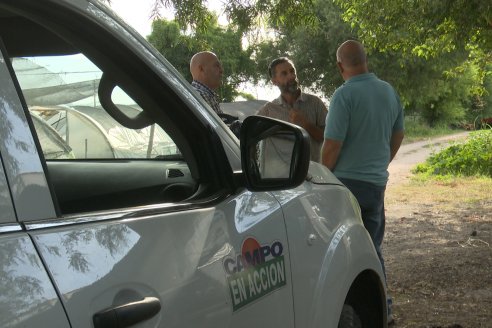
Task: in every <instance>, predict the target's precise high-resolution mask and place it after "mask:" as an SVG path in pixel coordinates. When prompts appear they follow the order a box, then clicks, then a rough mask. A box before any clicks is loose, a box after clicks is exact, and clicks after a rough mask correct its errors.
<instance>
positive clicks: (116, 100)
mask: <svg viewBox="0 0 492 328" xmlns="http://www.w3.org/2000/svg"><path fill="white" fill-rule="evenodd" d="M72 2H73V1H72ZM14 7H15V9H19V12H23V13H28V15H29V20H27V19H25V17H23V16H22V15H20V16H18V17H16V18H17V23H18V25H17V26H16V28H15V29H13V28H12V29H11V31H10V33H14V36H15V33H20V34H22V33H23V32H22V29H23V25H22V21H23V19H24V20H25V24H26V26H27V27H29V28H30V30H32V27H33V24H34V26H35V27H36V28H37V30H38V31H42V32H46V35H43V33H41V32H40V34H39V35H36V37H37V38H39V39H40V40H41V41H42V40H43V39H42V38H43V37H46V39H49V40H50V41H52V42H53V40H55V42H54V43H55V44H50V43H49V42H46V43H43V42H38V43H36V47H38V48H37V49H36V53H40V52H41V53H43V56H42V57H41V56H36V55H34V56H33V54H30V53H29V44H30V42H31V41H32V40H30V39H29V33H25V35H23V37H24V38H25V39H24V41H25V42H26V44H25V45H24V47H19V44H18V40H19V39H20V34H19V38H15V40H13V38H12V39H11V43H8V44H7V45H6V47H7V51H9V46H11V49H12V52H13V53H14V52H18V53H17V54H16V56H11V60H12V61H13V62H14V65H13V67H14V68H13V71H15V78H17V79H18V80H19V82H20V83H19V85H20V88H19V89H18V92H19V95H20V97H21V99H22V103H23V104H24V111H25V113H26V117H27V118H28V121H30V126H31V129H32V132H33V134H34V135H35V137H36V139H37V142H38V145H39V148H38V152H39V156H40V158H41V164H42V167H43V168H44V171H45V175H44V176H42V178H43V179H46V182H47V185H48V186H49V188H43V189H37V190H36V195H37V196H38V198H39V199H49V201H48V202H47V203H50V204H52V206H53V208H54V214H51V213H46V212H39V213H38V214H37V215H36V213H34V214H33V215H30V216H29V217H22V216H19V221H21V222H22V224H23V226H24V227H25V229H26V231H27V232H28V234H29V236H30V237H31V238H32V241H33V242H34V244H35V246H36V249H37V250H38V252H39V254H40V255H41V258H42V260H43V263H44V265H45V266H46V268H47V269H48V271H49V274H50V276H51V278H52V280H53V282H54V284H55V286H56V288H57V290H58V292H59V295H60V298H61V300H62V302H63V306H64V308H65V310H66V313H67V315H68V318H69V320H70V324H71V326H72V327H89V326H91V325H93V326H94V327H106V326H110V325H112V324H115V325H116V323H117V322H118V324H119V326H128V325H136V326H138V327H249V326H281V327H293V325H294V323H293V322H294V314H293V311H292V309H293V305H292V282H291V276H290V273H289V268H290V262H289V255H288V254H289V249H288V243H287V237H286V231H285V224H284V221H283V215H282V210H281V207H280V205H279V203H278V201H277V200H276V199H275V198H274V197H273V196H272V195H271V194H269V193H266V192H260V193H252V192H249V191H246V190H245V189H244V188H239V189H237V188H233V186H232V185H233V173H232V171H233V170H232V168H231V162H230V159H233V158H235V161H236V162H239V158H237V153H238V151H237V143H235V142H234V141H233V140H232V139H231V140H225V139H224V138H232V136H231V134H230V133H229V132H227V131H226V130H225V129H226V127H225V126H224V125H223V124H222V123H221V122H220V120H219V119H218V118H217V117H215V116H214V114H213V113H211V112H210V111H209V110H207V109H205V108H203V107H202V105H201V102H199V101H197V100H196V99H194V96H193V95H192V93H190V92H189V91H188V88H187V87H186V86H185V85H184V83H185V82H184V80H182V78H181V77H179V76H177V75H176V73H175V72H174V71H173V70H172V69H171V68H169V67H168V66H166V64H164V63H163V62H162V59H160V58H158V57H156V56H154V55H153V54H152V53H149V52H148V50H146V49H145V48H144V47H143V46H142V45H140V44H139V43H140V41H141V40H139V39H138V38H137V37H136V36H135V34H132V33H131V32H128V31H126V30H125V29H124V28H123V27H122V26H121V25H120V23H118V22H117V21H115V20H113V18H112V16H111V14H110V13H109V12H107V11H104V10H101V8H100V7H99V5H97V4H95V3H94V4H93V3H90V2H85V1H78V2H77V6H75V5H71V2H66V3H65V2H64V1H45V0H43V1H39V3H38V2H32V1H24V0H21V1H16V2H15V3H14V2H12V3H11V4H10V7H9V10H10V9H12V8H14ZM0 10H1V5H0ZM13 12H16V10H13V11H12V13H13ZM12 13H10V12H9V14H10V15H12ZM26 15H27V14H26ZM7 16H8V15H7ZM45 22H49V24H47V25H46V26H44V25H43V24H44V23H45ZM95 22H96V23H95ZM27 27H26V28H27ZM53 31H54V32H56V33H55V34H53ZM74 31H76V33H75V32H74ZM113 33H114V35H113ZM55 35H56V37H55ZM59 36H61V39H58V37H59ZM40 44H41V46H40ZM51 46H53V47H51ZM16 47H17V48H16ZM39 47H41V49H40V48H39ZM20 48H22V49H20ZM67 49H69V51H66V50H67ZM14 50H15V51H14ZM21 50H22V51H21ZM115 51H117V53H118V56H116V57H115V56H114V53H115ZM22 52H23V53H22ZM46 54H49V56H46ZM142 54H143V55H142ZM142 56H146V57H145V58H142ZM13 57H16V58H13ZM68 57H70V58H68ZM89 58H90V59H89ZM50 59H51V62H49V61H50ZM16 60H21V61H23V60H28V61H30V63H31V64H32V63H34V64H35V65H32V66H31V68H33V67H34V70H31V74H30V76H26V74H29V70H24V69H19V67H22V68H26V65H23V64H22V65H21V64H19V66H18V67H16V65H18V64H16V62H15V61H16ZM73 60H75V61H76V63H74V62H73ZM77 61H78V62H77ZM87 61H88V62H90V63H92V66H91V68H90V70H92V71H91V74H93V75H92V77H91V78H87V80H85V82H88V84H87V85H89V86H93V88H85V89H83V90H86V91H87V90H88V91H87V92H88V94H89V96H88V97H86V98H81V99H73V98H70V97H71V95H73V94H74V88H76V87H77V88H78V87H80V85H81V83H82V82H84V81H68V76H69V75H70V74H71V73H74V72H75V73H76V75H77V76H82V75H83V74H82V70H83V67H84V65H85V64H84V63H87ZM64 63H68V64H66V65H67V66H65V67H64V66H63V65H64ZM151 63H157V64H151ZM50 65H51V66H50ZM153 65H155V66H153ZM39 67H41V68H42V69H41V71H42V72H44V73H46V72H47V71H48V73H49V74H51V75H50V76H54V75H57V77H56V78H53V79H51V80H50V81H51V82H50V83H48V84H47V83H46V82H43V81H46V79H44V77H46V74H35V73H36V72H38V73H39V72H40V70H39ZM60 67H61V68H60ZM43 69H44V70H43ZM57 69H60V70H59V71H58V72H57ZM26 72H27V73H26ZM54 72H55V73H54ZM23 74H24V76H22V75H23ZM40 76H41V77H43V79H39V77H40ZM60 77H63V78H60ZM58 78H60V80H61V81H62V83H60V84H59V85H56V84H53V83H52V82H53V80H58ZM29 79H30V80H29ZM36 79H37V80H36ZM151 82H152V83H151ZM77 83H78V84H77ZM67 85H71V87H70V88H67ZM82 85H83V83H82ZM32 86H35V89H36V90H35V91H36V92H34V91H33V87H32ZM56 87H59V88H58V89H56V90H57V92H55V93H54V94H55V95H56V96H57V97H58V96H60V95H61V97H59V98H58V100H56V101H55V100H50V101H51V102H49V103H48V104H47V103H46V101H47V100H46V99H47V97H37V96H39V92H41V91H43V89H44V91H45V92H47V93H49V94H52V93H50V92H52V91H53V90H54V89H55V88H56ZM72 87H73V88H72ZM80 90H82V89H77V90H76V91H77V92H75V93H76V94H78V95H80V94H82V91H80ZM91 90H92V92H91ZM86 91H84V92H86ZM69 96H70V97H69ZM121 97H122V98H121ZM67 98H70V101H66V99H67ZM123 98H124V99H125V100H124V101H129V103H130V107H132V108H134V109H135V108H136V109H137V113H136V114H135V115H130V114H128V112H129V111H130V109H129V108H127V107H126V106H128V103H125V102H124V101H122V100H121V99H123ZM84 100H89V101H88V102H85V103H84V104H83V105H80V104H79V103H77V102H78V101H84ZM120 100H121V101H120ZM54 107H56V108H54ZM60 108H61V109H60ZM104 109H106V110H107V111H108V112H104V113H109V115H107V114H104V113H103V112H102V111H103V110H104ZM63 110H64V111H65V112H66V113H65V114H63ZM54 112H56V114H53V113H54ZM95 112H97V114H98V115H96V114H94V113H95ZM60 113H61V114H60ZM99 114H101V115H99ZM56 115H59V116H56ZM70 115H72V116H70ZM71 117H79V118H81V117H83V118H84V119H80V120H79V121H76V120H75V119H73V118H71ZM115 117H116V119H115ZM63 122H65V123H66V124H65V125H63ZM74 122H78V123H74ZM83 122H89V123H91V124H92V125H87V124H85V123H84V124H83ZM108 122H110V123H108ZM60 124H61V125H63V128H60ZM105 124H110V125H111V124H112V125H111V126H110V128H105ZM88 126H89V127H88ZM67 127H68V128H67ZM67 129H69V130H70V132H67V131H68V130H67ZM97 129H99V130H98V131H99V132H102V135H103V136H102V137H98V138H96V137H93V135H92V133H93V132H94V131H95V130H97ZM93 130H94V131H93ZM156 130H157V131H158V132H156ZM221 130H222V131H221ZM217 131H219V132H217ZM156 133H162V135H163V136H166V138H164V137H163V138H164V139H165V140H166V142H167V144H166V145H167V146H169V145H170V144H171V145H174V146H175V148H173V147H171V148H169V147H167V148H165V147H160V146H159V147H157V146H155V145H156V139H155V138H154V137H155V136H156V135H157V134H156ZM67 135H70V137H67ZM137 135H138V136H139V137H137ZM140 137H142V138H143V140H144V141H143V143H140V141H139V140H140V139H141V138H140ZM74 138H75V139H74ZM77 138H78V139H77ZM164 139H163V140H164ZM101 140H103V141H101ZM77 142H80V143H79V144H78V145H76V144H77ZM104 142H107V143H108V144H109V145H110V146H108V147H106V148H107V149H110V150H111V152H110V155H108V153H107V152H106V151H102V150H101V151H99V150H100V149H99V148H101V147H102V145H103V144H104ZM163 142H164V141H163ZM224 144H228V145H234V144H235V145H236V146H235V147H236V149H234V146H231V148H228V147H223V145H224ZM142 145H145V150H147V151H142ZM95 148H97V150H98V151H97V152H96V151H94V152H91V151H92V150H94V149H95ZM54 149H55V151H54ZM76 149H78V150H77V151H76ZM154 149H161V150H160V151H158V152H157V153H155V154H154V152H153V150H154ZM164 149H167V150H164ZM169 149H173V150H172V153H171V154H169V153H167V151H168V150H169ZM32 152H33V153H34V152H35V150H32ZM89 154H92V155H89ZM15 155H16V154H14V156H15ZM111 156H113V157H111ZM14 160H18V161H22V160H23V159H22V158H20V157H15V158H14ZM175 179H176V180H175ZM19 188H21V189H22V188H25V186H20V185H19ZM13 196H14V203H15V204H16V205H17V203H19V204H21V202H20V200H18V199H17V198H18V196H17V194H14V195H13ZM16 210H18V209H17V208H16ZM34 212H35V211H34ZM31 214H32V213H31Z"/></svg>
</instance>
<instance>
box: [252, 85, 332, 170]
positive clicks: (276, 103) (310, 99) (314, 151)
mask: <svg viewBox="0 0 492 328" xmlns="http://www.w3.org/2000/svg"><path fill="white" fill-rule="evenodd" d="M292 109H294V110H300V111H301V112H302V113H303V114H304V116H305V117H306V119H307V120H308V121H309V122H310V123H311V124H313V125H315V126H316V127H318V128H321V129H324V127H325V120H326V114H327V113H328V111H327V109H326V105H325V104H324V103H323V101H322V100H321V99H320V98H318V97H317V96H314V95H310V94H307V93H302V92H301V95H300V96H299V97H298V98H297V100H296V102H295V103H294V105H293V106H290V105H289V104H287V103H286V102H285V101H284V99H283V98H282V96H281V95H280V96H279V97H278V98H277V99H274V100H272V101H271V102H268V103H266V104H265V105H264V106H263V107H262V108H260V110H259V111H258V113H257V115H261V116H267V117H271V118H276V119H279V120H282V121H286V122H289V111H290V110H292ZM310 139H311V160H312V161H315V162H320V153H321V144H322V142H318V141H316V140H313V138H310Z"/></svg>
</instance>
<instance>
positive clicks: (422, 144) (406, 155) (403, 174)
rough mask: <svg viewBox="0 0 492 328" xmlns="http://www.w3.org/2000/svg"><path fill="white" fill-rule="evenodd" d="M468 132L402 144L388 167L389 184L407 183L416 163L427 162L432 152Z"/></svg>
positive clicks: (463, 136) (459, 138)
mask: <svg viewBox="0 0 492 328" xmlns="http://www.w3.org/2000/svg"><path fill="white" fill-rule="evenodd" d="M468 134H469V132H461V133H457V134H453V135H449V136H444V137H439V138H434V139H429V140H424V141H419V142H414V143H411V144H406V145H402V146H401V147H400V150H399V151H398V153H397V154H396V156H395V158H394V159H393V161H392V162H391V164H390V166H389V168H388V171H389V173H390V178H389V181H388V186H392V185H394V184H399V183H405V182H406V180H407V179H408V177H409V176H410V175H411V172H410V170H411V169H412V168H413V167H414V166H415V165H416V164H418V163H423V162H425V160H426V159H427V157H429V155H431V153H432V152H434V151H439V150H440V149H442V148H445V147H446V146H448V145H449V144H450V143H452V142H454V141H456V140H462V139H465V138H466V137H467V136H468Z"/></svg>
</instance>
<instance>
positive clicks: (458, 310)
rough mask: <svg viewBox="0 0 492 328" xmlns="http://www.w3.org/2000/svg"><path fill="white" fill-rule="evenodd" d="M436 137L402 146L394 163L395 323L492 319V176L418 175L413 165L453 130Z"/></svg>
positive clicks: (455, 324) (391, 251) (389, 266)
mask: <svg viewBox="0 0 492 328" xmlns="http://www.w3.org/2000/svg"><path fill="white" fill-rule="evenodd" d="M456 137H458V138H462V137H463V135H459V136H456ZM436 142H437V144H436ZM436 142H432V143H430V142H422V143H419V144H410V145H404V146H402V148H401V149H400V152H399V154H398V155H397V157H396V158H395V160H394V161H393V163H392V164H391V165H390V169H389V170H390V181H389V183H388V188H387V192H386V220H387V221H386V235H385V241H384V245H383V255H384V257H385V260H386V270H387V275H388V291H389V294H390V295H391V296H392V298H393V312H394V318H395V324H394V325H393V326H392V327H398V328H400V327H429V328H431V327H432V328H460V327H463V328H468V327H470V328H474V327H492V187H491V185H492V184H491V183H490V182H486V183H484V184H483V185H480V183H477V182H476V181H473V182H471V183H467V182H466V181H462V182H459V183H453V182H450V183H445V182H443V183H441V184H440V183H433V184H426V183H416V182H414V181H411V180H410V179H409V177H410V176H411V173H410V168H411V167H413V166H414V165H415V163H417V162H421V161H423V160H424V159H425V157H426V156H428V155H429V153H431V152H432V151H433V150H438V149H439V148H440V147H442V146H444V145H446V144H447V142H448V138H446V139H440V140H437V141H436Z"/></svg>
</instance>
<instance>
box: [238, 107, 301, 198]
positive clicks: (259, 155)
mask: <svg viewBox="0 0 492 328" xmlns="http://www.w3.org/2000/svg"><path fill="white" fill-rule="evenodd" d="M309 154H310V153H309V135H308V134H307V132H306V131H305V130H304V129H302V128H300V127H298V126H296V125H292V124H290V123H286V122H283V121H279V120H275V119H271V118H266V117H261V116H250V117H248V118H246V119H245V120H244V122H243V125H242V128H241V161H242V167H243V173H244V175H245V178H246V183H247V187H248V189H249V190H252V191H261V190H281V189H288V188H294V187H297V186H298V185H299V184H301V183H302V182H303V181H304V179H305V178H306V174H307V170H308V168H309Z"/></svg>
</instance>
